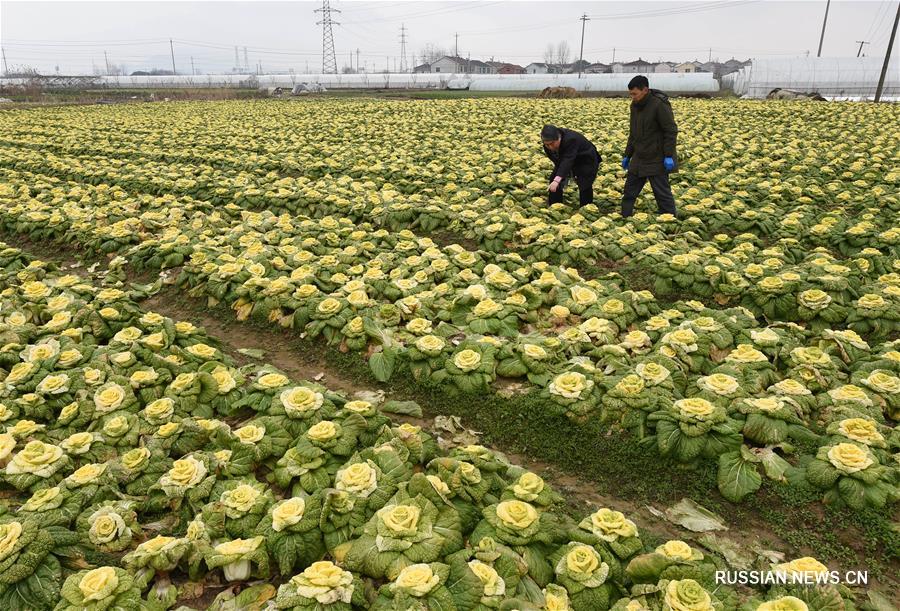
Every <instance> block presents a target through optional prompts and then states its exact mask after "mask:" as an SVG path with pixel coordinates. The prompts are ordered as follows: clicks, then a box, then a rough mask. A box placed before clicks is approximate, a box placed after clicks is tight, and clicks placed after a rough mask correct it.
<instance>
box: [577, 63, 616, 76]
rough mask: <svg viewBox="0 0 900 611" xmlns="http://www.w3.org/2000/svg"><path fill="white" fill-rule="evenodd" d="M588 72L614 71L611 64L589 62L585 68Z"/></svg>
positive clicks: (602, 72)
mask: <svg viewBox="0 0 900 611" xmlns="http://www.w3.org/2000/svg"><path fill="white" fill-rule="evenodd" d="M584 71H585V73H587V74H607V73H609V72H612V66H610V65H609V64H603V63H600V62H597V63H595V64H589V65H588V67H587V68H585V69H584Z"/></svg>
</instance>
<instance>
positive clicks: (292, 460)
mask: <svg viewBox="0 0 900 611" xmlns="http://www.w3.org/2000/svg"><path fill="white" fill-rule="evenodd" d="M364 430H365V420H363V418H362V416H360V415H359V414H355V413H349V414H347V415H346V416H344V417H336V418H335V419H334V420H322V421H320V422H318V423H316V424H314V425H313V426H311V427H310V428H309V429H308V430H307V431H306V432H305V433H304V434H303V436H302V437H301V438H300V439H299V441H298V442H297V443H296V444H295V445H294V446H293V447H290V448H288V449H287V450H286V451H285V453H284V455H283V456H282V457H281V458H280V459H278V462H277V463H276V465H275V470H274V471H273V473H272V474H271V476H270V477H271V478H272V479H273V480H274V481H275V482H276V483H277V484H278V485H279V486H280V487H281V488H284V489H288V488H291V487H292V486H293V491H294V492H293V493H294V495H295V496H297V495H299V493H300V492H301V491H303V492H305V493H307V494H313V493H315V492H316V491H317V490H323V489H325V488H328V487H329V486H330V485H331V482H332V480H333V478H334V475H335V473H337V469H338V467H340V466H341V464H343V463H344V461H345V460H346V457H348V456H350V455H351V454H353V452H355V451H356V448H357V445H358V440H359V435H360V434H361V433H362V432H363V431H364Z"/></svg>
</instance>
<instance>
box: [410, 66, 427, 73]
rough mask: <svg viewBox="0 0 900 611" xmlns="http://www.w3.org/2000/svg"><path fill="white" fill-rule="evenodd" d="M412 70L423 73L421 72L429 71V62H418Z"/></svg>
mask: <svg viewBox="0 0 900 611" xmlns="http://www.w3.org/2000/svg"><path fill="white" fill-rule="evenodd" d="M413 72H418V73H423V72H431V64H420V65H418V66H416V67H415V68H413Z"/></svg>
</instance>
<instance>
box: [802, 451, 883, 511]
mask: <svg viewBox="0 0 900 611" xmlns="http://www.w3.org/2000/svg"><path fill="white" fill-rule="evenodd" d="M892 469H893V471H895V470H896V468H892V467H888V466H884V465H881V464H879V462H878V458H877V457H876V456H875V454H874V453H873V452H872V450H871V448H869V447H868V446H867V445H865V444H864V443H861V442H855V441H854V442H841V443H837V444H834V445H830V446H823V447H821V448H819V451H818V452H817V453H816V457H815V458H814V459H812V460H810V461H809V462H808V463H807V465H806V480H807V481H808V482H809V483H810V484H812V485H813V486H815V487H816V488H818V489H820V490H824V491H825V497H824V501H825V502H826V503H829V504H835V505H837V506H842V505H848V506H850V507H851V508H853V509H861V508H863V507H875V508H880V507H884V506H885V504H887V503H889V502H893V501H895V500H897V499H898V498H900V491H898V488H897V485H896V479H895V475H893V471H892Z"/></svg>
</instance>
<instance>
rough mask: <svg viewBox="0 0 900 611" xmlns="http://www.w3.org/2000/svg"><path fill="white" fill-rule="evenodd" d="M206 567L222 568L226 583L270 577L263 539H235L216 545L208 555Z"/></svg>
mask: <svg viewBox="0 0 900 611" xmlns="http://www.w3.org/2000/svg"><path fill="white" fill-rule="evenodd" d="M206 566H208V567H209V568H211V569H216V568H219V567H222V572H223V574H224V575H225V580H226V581H245V580H247V579H249V578H250V576H251V575H254V576H256V577H259V578H263V579H264V578H266V577H268V575H269V556H268V554H267V553H266V545H265V541H264V540H263V538H262V537H252V538H250V539H234V540H231V541H225V542H224V543H219V544H218V545H214V546H213V547H212V549H210V551H209V552H208V553H207V555H206Z"/></svg>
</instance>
